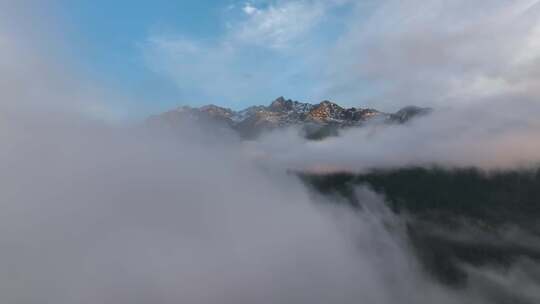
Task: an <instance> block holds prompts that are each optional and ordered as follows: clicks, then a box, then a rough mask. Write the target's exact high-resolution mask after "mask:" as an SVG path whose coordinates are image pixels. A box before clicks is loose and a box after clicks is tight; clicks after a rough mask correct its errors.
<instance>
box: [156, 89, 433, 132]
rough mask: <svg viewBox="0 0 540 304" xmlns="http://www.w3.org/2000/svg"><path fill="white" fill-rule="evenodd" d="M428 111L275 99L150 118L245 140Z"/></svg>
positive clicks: (403, 117) (400, 119) (334, 128)
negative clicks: (209, 127) (210, 127)
mask: <svg viewBox="0 0 540 304" xmlns="http://www.w3.org/2000/svg"><path fill="white" fill-rule="evenodd" d="M429 112H431V109H427V108H419V107H405V108H403V109H401V110H400V111H398V112H396V113H395V114H388V113H383V112H379V111H377V110H374V109H366V108H355V107H353V108H343V107H341V106H339V105H338V104H336V103H333V102H331V101H328V100H325V101H323V102H321V103H319V104H310V103H302V102H298V101H293V100H291V99H285V98H284V97H279V98H277V99H276V100H274V101H273V102H272V103H271V104H270V105H269V106H252V107H249V108H247V109H244V110H241V111H233V110H231V109H228V108H223V107H219V106H216V105H207V106H203V107H200V108H191V107H188V106H184V107H181V108H178V109H177V110H175V111H169V112H167V113H163V114H161V115H159V116H157V117H153V118H151V120H152V121H157V120H159V121H163V122H165V123H169V124H171V123H172V124H175V122H177V121H183V120H185V119H189V120H193V121H199V122H217V123H218V125H220V126H228V127H230V128H232V129H234V130H236V131H237V132H238V133H239V134H240V135H241V136H243V137H245V138H253V137H256V136H258V135H259V134H260V133H261V132H264V131H266V130H271V129H275V128H281V127H288V126H300V127H303V128H305V127H308V126H309V127H310V128H314V129H315V130H319V129H320V128H322V130H326V129H325V128H330V129H329V130H331V131H332V132H331V133H332V134H333V133H336V134H337V130H338V129H340V128H347V127H355V126H362V125H364V124H365V123H366V122H368V121H370V122H373V123H399V124H401V123H405V122H407V121H409V120H411V119H413V118H415V117H416V116H422V115H424V114H428V113H429ZM316 132H318V131H316ZM323 133H324V132H323ZM324 134H326V133H324Z"/></svg>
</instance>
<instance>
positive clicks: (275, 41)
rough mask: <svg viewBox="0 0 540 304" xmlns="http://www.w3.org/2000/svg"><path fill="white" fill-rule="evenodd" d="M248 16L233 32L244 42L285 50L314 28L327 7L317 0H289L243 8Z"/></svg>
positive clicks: (236, 37) (235, 36)
mask: <svg viewBox="0 0 540 304" xmlns="http://www.w3.org/2000/svg"><path fill="white" fill-rule="evenodd" d="M244 11H245V12H246V13H247V14H248V15H249V17H248V19H247V20H246V21H244V22H241V23H239V24H237V27H236V28H235V30H234V32H233V33H231V34H232V36H233V37H234V38H235V39H238V40H239V41H240V42H241V43H247V44H256V45H259V46H263V47H269V48H275V49H282V48H288V47H292V45H291V43H292V42H293V41H295V40H296V39H299V38H301V37H302V35H305V34H306V33H307V32H309V31H310V30H311V29H313V27H315V26H316V25H317V24H318V22H319V21H320V20H321V18H322V17H323V16H324V13H325V7H324V6H323V5H322V4H321V3H318V2H306V1H290V2H285V3H281V4H278V5H270V6H268V7H267V8H265V9H256V8H255V7H253V6H251V5H247V6H246V7H244Z"/></svg>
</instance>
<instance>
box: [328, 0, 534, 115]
mask: <svg viewBox="0 0 540 304" xmlns="http://www.w3.org/2000/svg"><path fill="white" fill-rule="evenodd" d="M535 3H537V1H531V0H518V1H499V0H497V1H466V0H459V1H443V0H432V1H419V0H406V1H394V0H389V1H383V2H382V3H381V4H380V5H379V6H378V7H377V8H376V9H375V10H374V12H373V13H370V14H368V15H367V16H366V15H365V12H363V11H359V12H357V16H361V15H364V18H358V17H357V18H356V19H355V20H351V21H350V22H349V31H348V33H346V34H345V35H343V36H342V37H341V38H340V41H339V43H338V44H337V46H336V48H335V49H334V51H333V56H332V59H331V60H329V62H328V64H327V67H328V69H327V71H328V74H327V85H328V88H329V91H330V92H331V94H332V95H334V96H340V97H341V98H348V99H363V98H365V97H366V95H363V92H362V90H361V89H359V88H358V83H363V84H364V85H365V86H368V87H372V88H373V87H376V88H379V89H380V90H379V91H378V92H377V94H375V95H374V98H373V99H372V103H373V104H377V103H378V104H381V103H386V104H387V105H388V104H390V105H391V104H396V103H401V104H407V103H422V104H428V105H433V106H444V105H448V104H449V103H453V104H455V103H459V101H465V100H466V101H468V102H471V101H474V100H475V98H476V99H479V98H483V97H487V96H496V95H502V94H509V93H525V94H529V92H530V88H531V87H534V85H533V84H534V83H536V84H538V82H539V77H538V72H537V71H539V70H540V65H539V62H540V56H539V54H540V52H539V50H538V44H537V42H536V41H537V40H538V26H539V25H540V21H539V20H540V18H539V17H540V7H538V5H537V6H534V4H535ZM524 73H527V75H526V76H525V75H524ZM534 73H536V76H534Z"/></svg>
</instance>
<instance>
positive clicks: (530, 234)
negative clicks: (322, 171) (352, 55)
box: [300, 167, 540, 286]
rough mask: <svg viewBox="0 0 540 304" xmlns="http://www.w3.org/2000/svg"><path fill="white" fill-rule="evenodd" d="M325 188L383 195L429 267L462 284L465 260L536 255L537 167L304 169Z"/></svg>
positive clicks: (503, 262)
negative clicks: (365, 170) (325, 171)
mask: <svg viewBox="0 0 540 304" xmlns="http://www.w3.org/2000/svg"><path fill="white" fill-rule="evenodd" d="M300 176H301V178H302V180H303V181H304V182H305V183H306V184H307V185H308V186H309V187H311V188H313V189H315V190H316V191H317V192H319V193H322V194H324V195H332V196H333V195H338V196H341V197H343V198H345V201H346V202H348V203H349V204H351V205H352V206H353V207H355V208H362V201H361V199H359V198H358V197H357V195H356V192H355V191H356V189H357V187H358V186H367V187H368V188H370V189H372V190H374V191H375V192H377V193H379V194H381V195H382V196H384V198H385V201H386V202H387V204H388V207H389V208H391V209H392V210H393V211H394V212H395V213H396V214H399V215H401V216H402V218H403V219H404V220H405V221H406V223H407V225H406V226H407V235H408V237H409V240H410V241H411V244H412V245H413V247H414V248H415V250H416V252H417V253H418V255H419V256H420V257H421V259H420V260H421V261H422V263H423V264H424V265H425V268H426V270H427V271H428V272H430V273H432V274H433V275H435V276H436V277H438V278H439V279H440V280H441V281H443V282H445V283H449V284H452V285H455V286H460V285H461V284H463V283H464V282H466V280H467V274H466V272H465V271H464V269H463V266H464V265H467V264H469V265H474V266H475V267H479V266H482V265H496V266H497V267H503V268H508V267H510V266H512V265H514V264H515V263H517V262H519V261H522V260H524V259H527V260H528V259H532V260H537V261H538V260H540V220H539V218H540V170H537V169H535V170H515V171H492V172H484V171H481V170H478V169H474V168H464V169H443V168H420V167H413V168H402V169H394V170H374V171H371V172H368V173H364V174H349V173H343V174H331V175H310V174H301V175H300Z"/></svg>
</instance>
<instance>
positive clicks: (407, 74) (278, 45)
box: [0, 0, 540, 117]
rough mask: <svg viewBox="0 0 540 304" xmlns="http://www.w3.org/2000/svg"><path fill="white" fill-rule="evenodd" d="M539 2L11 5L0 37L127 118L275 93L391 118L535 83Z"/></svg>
mask: <svg viewBox="0 0 540 304" xmlns="http://www.w3.org/2000/svg"><path fill="white" fill-rule="evenodd" d="M539 2H540V1H538V0H515V1H508V0H479V1H470V0H453V1H447V0H252V1H238V0H230V1H229V0H224V1H217V0H213V1H212V0H178V1H173V0H155V1H142V0H131V1H128V0H115V1H106V0H94V1H86V0H55V1H52V0H50V1H47V0H20V1H14V0H6V1H4V2H2V1H0V43H1V42H2V34H5V33H7V34H8V35H9V36H11V37H14V38H13V41H14V43H12V44H18V43H22V45H23V49H26V50H32V51H33V52H34V53H35V54H34V56H35V57H39V58H41V60H42V61H45V62H47V63H52V65H53V66H55V67H56V68H55V71H56V72H57V73H58V74H65V75H69V77H71V78H74V79H77V80H78V81H79V82H81V81H82V82H88V83H90V84H92V86H95V87H98V88H100V90H101V91H105V92H107V93H109V92H112V93H113V94H105V95H106V96H107V97H104V98H102V99H103V100H104V103H105V104H106V106H105V107H110V108H112V109H113V110H114V111H119V112H124V113H126V114H125V115H127V116H132V117H133V116H134V117H144V116H146V115H148V114H152V113H158V112H161V111H166V110H169V109H172V108H175V107H178V106H182V105H191V106H200V105H203V104H209V103H213V104H217V105H221V106H225V107H230V108H234V109H240V108H244V107H247V106H250V105H255V104H268V103H270V102H271V101H272V100H273V99H274V98H276V97H279V96H285V97H288V98H292V99H296V100H300V101H307V102H312V103H315V102H319V101H322V100H324V99H329V100H333V101H335V102H338V103H339V104H342V105H344V106H356V107H372V108H376V109H379V110H383V111H396V110H397V109H399V108H400V107H403V106H406V105H411V104H414V105H418V106H432V107H446V106H449V105H452V106H453V105H456V104H459V103H467V102H469V101H470V100H473V99H474V100H480V99H483V98H489V97H492V96H502V95H504V94H516V92H518V93H523V94H528V93H529V91H531V90H536V88H538V87H540V86H538V85H537V83H535V81H534V80H536V78H535V77H528V76H527V75H529V74H534V75H536V74H535V73H537V72H536V70H537V66H538V62H540V60H538V54H540V44H539V43H538V41H540V21H539V20H540V4H539ZM29 21H30V22H29ZM6 45H7V44H6ZM2 51H3V50H2V48H0V60H2V59H5V60H6V61H12V62H17V61H18V59H14V58H11V57H10V56H11V55H13V54H15V55H17V56H18V57H21V58H24V56H22V55H20V56H19V54H16V53H17V52H14V53H13V54H11V53H10V55H9V56H7V55H5V54H4V55H3V54H2ZM8 53H9V52H8ZM2 56H3V57H2ZM19 61H20V60H19ZM22 61H25V59H23V60H22ZM0 63H1V62H0ZM29 66H31V65H29ZM28 69H29V70H31V69H30V68H28ZM23 70H24V69H23ZM64 70H65V71H64ZM72 71H76V72H72ZM28 76H29V77H28V78H29V79H31V82H33V83H36V81H41V80H42V79H35V77H34V76H36V75H28ZM37 76H39V75H37ZM79 91H80V90H79ZM81 94H82V95H84V94H83V93H81ZM98 95H99V94H98Z"/></svg>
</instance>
